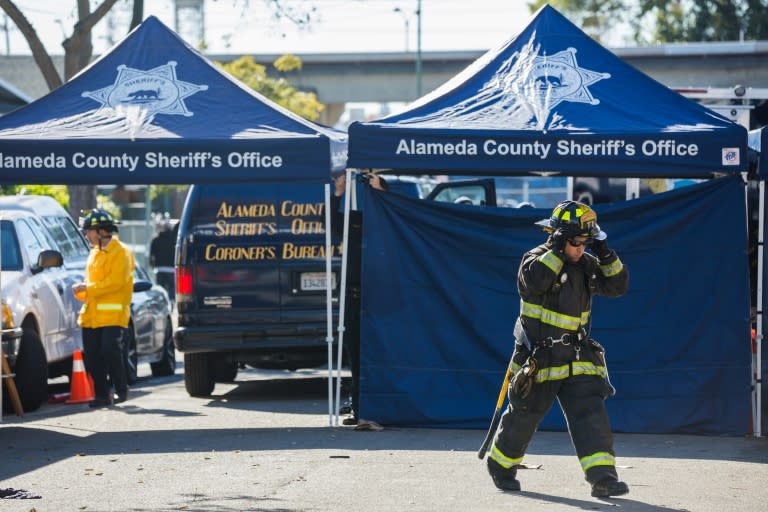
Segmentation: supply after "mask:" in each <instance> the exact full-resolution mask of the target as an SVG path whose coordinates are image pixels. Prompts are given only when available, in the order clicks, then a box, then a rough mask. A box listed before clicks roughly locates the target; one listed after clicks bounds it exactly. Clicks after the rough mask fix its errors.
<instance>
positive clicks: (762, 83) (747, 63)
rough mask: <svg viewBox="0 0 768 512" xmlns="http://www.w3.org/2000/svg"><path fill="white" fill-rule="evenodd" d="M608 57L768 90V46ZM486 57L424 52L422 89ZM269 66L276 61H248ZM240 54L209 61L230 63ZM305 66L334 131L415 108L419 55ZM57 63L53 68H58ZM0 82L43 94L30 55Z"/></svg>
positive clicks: (672, 77) (310, 61)
mask: <svg viewBox="0 0 768 512" xmlns="http://www.w3.org/2000/svg"><path fill="white" fill-rule="evenodd" d="M612 51H613V53H615V54H616V55H618V56H619V57H621V58H622V59H624V60H625V61H626V62H628V63H629V64H631V65H633V66H634V67H636V68H638V69H639V70H641V71H643V72H644V73H646V74H648V75H650V76H651V77H653V78H654V79H656V80H657V81H659V82H661V83H663V84H665V85H667V86H669V87H673V88H677V87H720V88H722V87H734V86H736V85H742V86H744V87H753V88H766V87H768V41H746V42H723V43H674V44H665V45H657V46H647V47H632V48H614V49H612ZM483 53H484V52H482V51H455V52H424V53H423V54H422V90H423V92H424V93H427V92H429V91H431V90H433V89H435V88H436V87H438V86H440V85H442V84H443V83H445V82H446V81H448V80H449V79H450V78H452V77H453V76H455V75H456V74H457V73H458V72H460V71H461V70H462V69H464V68H465V67H466V66H468V65H469V64H470V63H471V62H473V61H474V60H475V59H477V58H478V57H479V56H480V55H482V54H483ZM252 55H253V57H254V60H255V61H256V62H259V63H261V64H265V65H268V68H270V71H274V68H272V67H271V63H272V62H274V61H275V60H276V59H277V58H278V57H279V56H280V55H272V54H252ZM238 57H240V55H209V58H211V59H212V60H218V61H222V62H227V61H230V60H233V59H236V58H238ZM298 57H300V58H301V60H302V62H303V64H304V67H303V69H302V70H301V71H299V72H293V73H290V74H288V75H287V78H288V79H289V80H290V81H291V82H293V83H294V84H296V85H297V86H299V87H300V88H302V89H305V90H312V91H315V92H316V93H317V95H318V98H319V100H320V101H321V102H323V103H325V104H326V105H327V110H326V113H325V117H324V118H323V119H321V122H323V123H325V124H329V125H332V124H334V123H335V122H336V121H337V120H338V118H339V116H340V115H341V113H342V112H343V111H344V104H345V103H349V102H377V103H378V102H382V103H383V102H400V101H404V102H407V101H412V100H414V99H416V97H417V91H416V54H415V52H410V53H405V52H397V53H341V54H306V55H298ZM62 61H63V58H62V57H60V56H59V57H55V58H54V62H55V63H56V65H57V66H58V67H59V69H61V66H62ZM0 79H2V80H5V81H6V82H8V83H10V84H11V85H13V86H15V87H16V88H17V89H19V90H21V91H23V92H24V93H26V94H27V95H29V96H30V97H32V98H37V97H39V96H42V95H43V94H45V93H46V92H47V89H46V86H45V83H44V81H43V79H42V75H41V74H40V72H39V71H38V70H37V67H36V65H35V63H34V62H33V60H32V57H31V56H0Z"/></svg>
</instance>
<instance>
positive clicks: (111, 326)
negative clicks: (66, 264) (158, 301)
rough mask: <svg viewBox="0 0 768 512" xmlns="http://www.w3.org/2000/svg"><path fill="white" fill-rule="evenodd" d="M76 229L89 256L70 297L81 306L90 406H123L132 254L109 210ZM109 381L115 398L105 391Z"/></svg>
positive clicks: (87, 218)
mask: <svg viewBox="0 0 768 512" xmlns="http://www.w3.org/2000/svg"><path fill="white" fill-rule="evenodd" d="M80 227H81V229H82V230H83V234H84V235H85V238H86V239H87V240H88V243H90V244H91V252H90V253H89V254H88V262H87V263H86V267H85V282H83V283H77V284H75V285H73V287H72V291H73V292H74V294H75V297H77V298H78V299H80V300H82V301H83V302H84V304H83V306H82V308H81V309H80V316H79V317H78V323H79V324H80V326H81V327H82V329H83V355H84V358H85V366H86V368H87V369H88V371H89V372H90V374H91V377H92V378H93V386H94V394H95V398H94V400H93V401H91V403H90V406H91V407H92V408H98V407H106V406H109V405H112V403H120V402H124V401H125V400H126V399H127V398H128V380H127V376H126V374H125V347H124V343H125V339H126V329H127V327H128V321H129V319H130V316H131V298H132V296H133V267H134V261H133V253H132V252H131V251H130V249H128V248H127V247H126V246H125V245H123V243H122V242H120V240H119V239H118V237H117V234H116V233H117V222H116V221H115V219H114V218H113V217H112V215H110V214H109V212H107V211H105V210H102V209H100V208H96V209H93V210H91V211H90V212H88V214H87V215H86V216H85V217H83V218H82V219H81V224H80ZM108 377H109V380H111V383H112V385H113V386H114V388H115V392H116V394H117V398H114V397H113V395H112V392H111V391H110V389H109V387H110V386H109V383H108Z"/></svg>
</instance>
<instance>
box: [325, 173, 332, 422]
mask: <svg viewBox="0 0 768 512" xmlns="http://www.w3.org/2000/svg"><path fill="white" fill-rule="evenodd" d="M330 226H331V185H330V184H329V183H326V184H325V329H326V330H325V333H326V335H325V342H326V344H327V345H328V426H329V427H331V426H333V306H332V304H333V290H332V289H331V283H332V282H333V281H332V279H331V276H332V275H333V274H332V269H331V259H332V258H333V255H332V254H331V227H330Z"/></svg>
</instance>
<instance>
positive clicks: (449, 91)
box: [349, 6, 746, 178]
mask: <svg viewBox="0 0 768 512" xmlns="http://www.w3.org/2000/svg"><path fill="white" fill-rule="evenodd" d="M349 136H350V145H349V166H350V167H355V168H379V169H397V170H398V172H402V171H403V170H413V171H430V172H432V171H437V172H439V173H454V174H455V173H461V174H471V173H474V174H483V175H505V176H508V175H510V174H518V175H519V174H535V173H542V172H551V173H561V174H568V175H573V176H617V175H621V176H634V177H654V176H655V177H690V178H701V177H710V176H712V175H713V173H717V172H723V173H734V172H738V171H744V170H746V131H745V129H744V128H743V127H741V126H739V125H737V124H735V123H733V122H731V121H729V120H727V119H725V118H724V117H722V116H720V115H719V114H716V113H714V112H713V111H711V110H709V109H707V108H705V107H703V106H701V105H699V104H697V103H695V102H693V101H690V100H687V99H685V98H683V97H682V96H680V95H679V94H677V93H676V92H674V91H672V90H670V89H669V88H667V87H666V86H664V85H662V84H660V83H658V82H656V81H655V80H653V79H652V78H650V77H648V76H647V75H645V74H643V73H641V72H640V71H638V70H636V69H635V68H633V67H632V66H630V65H629V64H627V63H625V62H624V61H622V60H621V59H619V58H618V57H616V56H615V55H614V54H612V53H611V52H610V51H608V50H607V49H605V48H604V47H603V46H601V45H600V44H599V43H597V42H596V41H594V40H593V39H592V38H590V37H589V36H587V35H586V34H584V33H583V32H582V31H581V30H580V29H579V28H577V27H576V26H575V25H573V24H572V23H571V22H569V21H568V20H567V19H566V18H565V17H563V16H562V15H561V14H560V13H558V12H557V11H556V10H555V9H553V8H552V7H550V6H544V7H542V8H541V9H540V10H539V11H538V12H537V13H536V14H535V15H534V17H533V19H532V21H531V22H530V23H529V24H528V26H527V27H526V28H525V29H524V30H523V31H522V32H521V33H520V34H519V35H518V36H516V37H514V38H512V39H510V40H509V41H508V42H506V43H504V44H502V45H500V46H499V47H497V48H495V49H493V50H490V51H489V52H487V53H486V54H485V55H483V56H482V57H480V58H479V59H478V60H477V61H475V62H474V63H473V64H472V65H470V66H469V67H467V68H466V69H465V70H464V71H462V72H461V73H459V74H458V75H457V76H456V77H455V78H453V79H452V80H450V81H448V82H447V83H446V84H444V85H443V86H441V87H439V88H438V89H436V90H435V91H434V92H432V93H430V94H427V95H426V96H424V97H423V98H421V99H419V100H417V101H416V102H415V103H414V104H413V105H411V106H410V107H409V108H408V109H407V110H405V111H404V112H402V113H399V114H396V115H392V116H389V117H385V118H383V119H379V120H373V121H370V122H356V123H352V125H350V127H349Z"/></svg>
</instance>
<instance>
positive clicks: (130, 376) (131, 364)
mask: <svg viewBox="0 0 768 512" xmlns="http://www.w3.org/2000/svg"><path fill="white" fill-rule="evenodd" d="M125 378H126V379H127V381H128V385H129V386H133V385H134V384H136V383H137V382H138V381H139V355H138V353H137V352H136V335H135V333H134V331H133V324H130V325H129V326H128V328H127V329H126V330H125Z"/></svg>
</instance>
